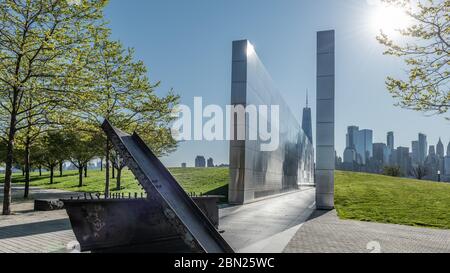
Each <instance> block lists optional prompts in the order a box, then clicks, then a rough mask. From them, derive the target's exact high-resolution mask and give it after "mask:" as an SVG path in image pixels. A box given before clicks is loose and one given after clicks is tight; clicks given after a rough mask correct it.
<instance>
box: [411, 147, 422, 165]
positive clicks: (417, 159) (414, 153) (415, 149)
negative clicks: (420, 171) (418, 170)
mask: <svg viewBox="0 0 450 273" xmlns="http://www.w3.org/2000/svg"><path fill="white" fill-rule="evenodd" d="M411 146H412V147H411V148H412V153H411V160H412V164H413V165H414V166H418V165H420V157H419V141H413V142H412V144H411Z"/></svg>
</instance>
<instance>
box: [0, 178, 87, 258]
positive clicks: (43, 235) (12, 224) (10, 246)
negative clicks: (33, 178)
mask: <svg viewBox="0 0 450 273" xmlns="http://www.w3.org/2000/svg"><path fill="white" fill-rule="evenodd" d="M12 194H13V204H12V206H11V208H12V212H13V215H8V216H3V215H0V253H49V252H67V250H66V248H67V244H68V243H70V242H73V241H75V240H76V238H75V235H74V233H73V231H72V227H71V225H70V221H69V218H68V215H67V213H66V211H65V210H58V211H48V212H35V211H33V207H34V201H33V200H34V199H59V198H70V196H78V195H80V194H79V193H74V192H67V191H61V190H47V189H39V188H35V187H32V188H30V199H29V200H23V199H22V198H21V196H22V195H23V186H20V185H14V186H13V188H12ZM1 202H3V187H2V185H0V212H1V209H2V203H1Z"/></svg>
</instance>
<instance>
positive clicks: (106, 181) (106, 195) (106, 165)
mask: <svg viewBox="0 0 450 273" xmlns="http://www.w3.org/2000/svg"><path fill="white" fill-rule="evenodd" d="M105 157H106V158H105V169H106V172H105V197H106V198H108V197H109V137H107V138H106V145H105Z"/></svg>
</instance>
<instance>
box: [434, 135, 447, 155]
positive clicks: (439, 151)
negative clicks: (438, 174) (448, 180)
mask: <svg viewBox="0 0 450 273" xmlns="http://www.w3.org/2000/svg"><path fill="white" fill-rule="evenodd" d="M436 153H437V156H438V157H439V158H443V157H444V156H445V152H444V144H443V143H442V140H441V139H440V138H439V142H438V144H437V145H436Z"/></svg>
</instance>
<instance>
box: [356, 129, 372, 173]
mask: <svg viewBox="0 0 450 273" xmlns="http://www.w3.org/2000/svg"><path fill="white" fill-rule="evenodd" d="M356 152H357V154H358V156H359V157H360V158H361V164H362V165H365V164H366V163H367V162H368V161H369V160H370V158H372V156H373V131H372V130H361V131H358V133H357V138H356Z"/></svg>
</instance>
